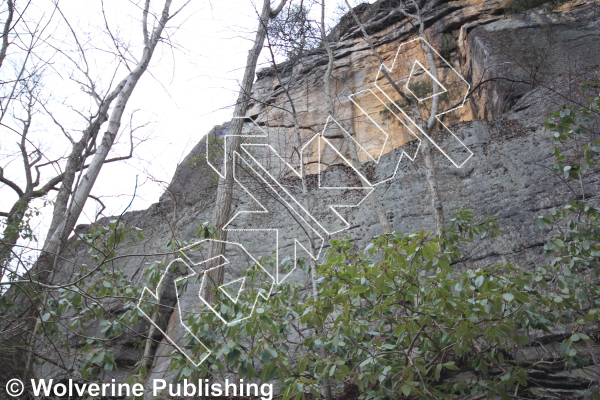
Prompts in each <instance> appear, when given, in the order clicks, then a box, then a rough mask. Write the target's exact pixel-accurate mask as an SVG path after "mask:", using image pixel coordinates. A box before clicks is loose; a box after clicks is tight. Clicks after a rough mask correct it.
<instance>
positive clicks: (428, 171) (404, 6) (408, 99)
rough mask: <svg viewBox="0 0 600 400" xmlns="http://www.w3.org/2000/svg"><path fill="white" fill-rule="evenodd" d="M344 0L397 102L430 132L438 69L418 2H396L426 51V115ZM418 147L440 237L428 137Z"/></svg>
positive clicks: (439, 202) (442, 224) (437, 197)
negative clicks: (429, 81)
mask: <svg viewBox="0 0 600 400" xmlns="http://www.w3.org/2000/svg"><path fill="white" fill-rule="evenodd" d="M345 2H346V5H347V6H348V9H349V10H350V13H351V14H352V17H353V19H354V21H355V22H356V24H357V26H358V27H359V29H360V31H361V33H362V34H363V37H364V39H365V41H366V42H367V43H368V45H369V47H370V48H371V50H372V52H373V54H374V55H375V56H376V57H377V60H378V62H379V64H380V66H381V67H382V68H381V72H382V73H383V75H384V76H385V78H386V80H387V81H388V83H389V84H390V86H391V87H392V88H393V90H394V92H395V93H396V94H397V95H398V96H399V97H400V101H401V102H403V103H404V104H405V105H406V106H407V107H408V109H409V110H410V113H411V117H412V119H413V120H414V121H415V122H416V123H417V124H419V126H420V127H421V129H422V130H423V131H425V132H426V133H427V134H428V135H429V134H431V133H433V132H434V131H435V130H436V129H437V128H438V124H437V118H436V117H437V115H438V109H439V101H440V98H439V96H437V94H438V93H440V90H441V88H440V87H439V85H438V84H437V82H439V76H438V69H437V67H436V65H435V61H434V58H433V53H432V51H431V49H430V48H429V46H428V45H426V42H425V40H426V39H425V25H424V24H423V18H422V14H421V7H420V6H419V2H418V1H415V0H410V3H409V2H408V1H401V2H400V4H399V5H398V10H399V11H400V12H401V13H402V14H403V15H404V16H405V17H407V18H409V19H412V20H415V21H416V24H417V26H418V35H419V38H420V39H421V48H422V49H423V51H424V53H425V54H426V57H427V63H428V65H427V66H428V68H429V72H430V74H431V76H432V77H433V79H432V87H431V91H429V90H428V89H427V91H428V92H429V93H431V95H432V97H433V99H432V102H431V108H430V109H429V110H427V111H428V113H429V116H428V117H427V116H426V115H424V113H423V109H422V108H421V107H419V106H418V105H417V104H416V102H415V99H414V98H412V96H410V95H407V94H406V93H405V92H404V91H403V90H402V89H401V88H400V87H399V86H398V84H397V83H396V81H395V80H394V79H393V78H392V76H391V75H390V73H389V71H388V70H387V67H386V66H385V64H384V62H383V60H382V58H381V56H380V55H379V52H378V51H377V49H376V48H375V45H374V43H373V41H372V39H371V37H370V36H369V34H368V33H367V31H366V30H365V27H364V25H363V23H362V22H361V21H360V19H359V18H358V16H357V15H356V13H355V12H354V9H353V8H352V6H351V5H350V3H349V2H348V0H345ZM411 8H413V9H414V10H415V14H410V13H409V12H408V11H409V10H410V9H411ZM391 106H392V107H395V108H396V109H398V111H400V106H399V105H398V103H392V104H391ZM421 147H422V154H423V161H424V164H425V177H426V180H427V184H428V186H429V195H430V198H431V206H432V211H433V219H434V223H435V229H436V233H437V234H438V235H440V236H442V235H443V234H444V228H445V219H444V206H443V201H442V198H441V195H440V191H439V188H438V180H437V174H436V167H435V161H434V159H433V154H432V147H431V143H430V142H429V140H428V139H427V138H422V140H421Z"/></svg>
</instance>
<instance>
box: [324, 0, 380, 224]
mask: <svg viewBox="0 0 600 400" xmlns="http://www.w3.org/2000/svg"><path fill="white" fill-rule="evenodd" d="M321 10H322V11H321V40H322V42H323V47H325V51H326V52H327V57H328V62H327V70H326V71H325V75H324V77H323V84H324V88H325V98H326V100H327V108H328V110H329V114H330V115H331V117H332V118H333V119H336V110H335V105H334V103H333V96H332V94H331V72H332V71H333V61H334V57H333V50H332V48H331V43H329V39H328V38H327V33H326V31H325V0H322V7H321ZM342 133H343V135H344V136H345V137H346V141H347V143H348V149H349V153H350V160H351V162H352V164H353V165H352V166H353V167H354V168H355V169H356V170H357V171H360V172H363V167H362V164H361V162H360V160H359V158H358V152H357V150H356V144H355V142H354V139H353V138H352V137H351V136H350V134H349V133H348V132H347V131H346V130H344V129H342ZM363 175H364V174H363ZM360 180H361V183H362V185H363V187H365V188H366V187H371V185H370V184H369V182H367V181H365V180H364V179H363V177H362V176H361V177H360ZM369 202H370V203H371V207H372V208H373V211H374V212H375V214H376V215H377V219H378V220H379V224H380V225H381V230H382V231H383V232H384V233H387V232H391V231H392V225H391V224H390V220H389V219H388V217H387V215H386V213H385V210H384V209H383V206H382V205H381V202H380V201H379V198H378V197H377V194H376V193H375V191H373V192H372V193H371V194H370V195H369Z"/></svg>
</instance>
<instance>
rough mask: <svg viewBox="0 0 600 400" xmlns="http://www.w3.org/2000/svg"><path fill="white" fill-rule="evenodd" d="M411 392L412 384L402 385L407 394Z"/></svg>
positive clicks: (403, 391)
mask: <svg viewBox="0 0 600 400" xmlns="http://www.w3.org/2000/svg"><path fill="white" fill-rule="evenodd" d="M410 392H411V388H410V385H404V386H402V393H404V395H405V396H408V395H410Z"/></svg>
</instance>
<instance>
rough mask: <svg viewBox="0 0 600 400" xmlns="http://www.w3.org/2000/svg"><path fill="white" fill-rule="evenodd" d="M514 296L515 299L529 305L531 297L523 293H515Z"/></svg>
mask: <svg viewBox="0 0 600 400" xmlns="http://www.w3.org/2000/svg"><path fill="white" fill-rule="evenodd" d="M513 295H514V296H515V299H517V300H518V301H520V302H521V303H529V296H528V295H527V294H525V293H523V292H514V293H513Z"/></svg>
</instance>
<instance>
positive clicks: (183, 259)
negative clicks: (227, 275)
mask: <svg viewBox="0 0 600 400" xmlns="http://www.w3.org/2000/svg"><path fill="white" fill-rule="evenodd" d="M211 241H215V242H221V243H225V244H227V245H232V246H238V247H239V248H240V249H241V250H242V251H244V252H245V253H246V256H248V257H249V258H250V260H251V261H252V263H254V264H256V265H257V266H259V267H260V269H262V271H263V272H264V273H265V274H266V275H267V276H268V277H270V278H271V280H272V282H271V285H270V288H269V291H268V293H266V294H262V293H258V294H257V296H256V299H255V300H254V303H253V304H252V307H251V310H250V312H249V313H248V315H247V316H245V317H243V318H238V319H235V320H233V321H231V322H227V321H226V320H225V319H223V318H222V317H221V315H220V314H219V313H218V312H217V311H216V310H215V309H214V308H213V307H212V306H211V305H210V304H209V303H208V302H207V301H206V299H204V297H202V289H203V288H204V283H205V279H206V274H207V273H208V272H210V271H212V270H214V269H216V268H220V267H224V266H225V265H228V264H230V262H229V260H228V259H227V258H226V257H225V256H223V255H219V256H216V257H213V258H210V259H207V260H203V261H202V262H200V263H198V264H194V263H193V262H192V261H191V260H190V259H189V258H188V257H187V256H186V255H185V253H184V252H185V251H187V250H190V249H193V248H195V247H199V246H200V245H202V244H203V243H207V242H211ZM179 252H180V254H181V256H182V257H178V258H176V259H174V260H172V261H171V262H169V264H168V265H167V268H165V271H164V272H163V274H162V276H161V278H160V280H159V281H158V284H157V286H156V290H157V291H158V288H159V287H160V286H161V285H162V282H163V280H164V279H165V277H166V276H167V274H168V272H169V270H170V268H171V266H172V265H173V264H174V263H178V262H180V263H183V264H184V265H185V266H186V267H187V268H188V270H191V271H192V273H191V274H188V275H185V276H182V277H179V278H177V279H175V280H174V281H173V284H174V286H175V291H176V293H177V294H178V295H179V294H180V291H179V290H178V285H177V283H178V282H180V281H182V280H184V279H187V278H190V277H193V276H196V275H198V273H197V272H195V271H194V270H193V268H192V265H193V266H196V267H197V266H199V265H201V264H204V263H208V262H210V261H212V260H214V259H216V258H222V259H223V260H224V262H223V263H220V264H219V265H217V266H215V267H212V268H210V269H208V270H203V271H202V272H200V274H201V275H203V276H202V282H201V284H200V290H199V292H198V298H199V299H200V300H201V302H202V303H204V304H205V305H206V306H207V307H208V308H209V309H210V310H211V311H212V312H213V313H214V314H215V315H216V316H217V317H219V319H220V320H221V321H222V322H223V323H224V324H225V325H227V326H231V325H235V324H237V323H239V322H241V321H243V320H245V319H247V318H250V317H251V316H252V314H253V313H254V309H255V307H256V303H257V302H258V300H259V297H262V298H263V299H264V300H267V299H268V298H269V296H270V294H271V292H272V291H273V287H274V286H275V278H273V276H272V275H271V274H270V273H269V272H268V271H267V270H266V269H265V268H264V267H263V266H262V265H261V264H260V263H259V262H258V261H257V260H256V259H255V258H254V257H253V256H252V255H251V254H250V253H249V252H248V251H247V250H246V249H245V248H244V246H242V245H241V244H239V243H234V242H228V241H223V240H217V239H204V240H200V241H198V242H195V243H193V244H190V245H188V246H185V247H183V248H181V249H180V250H179ZM186 260H187V261H186ZM190 264H191V265H190ZM240 280H245V277H242V278H239V279H235V280H233V281H231V282H228V283H225V284H222V285H220V286H219V287H218V289H219V290H220V291H222V292H223V293H225V294H226V295H227V297H228V298H229V299H231V300H232V301H233V302H234V303H237V300H238V299H239V295H240V293H241V292H242V291H243V290H244V285H243V284H242V286H241V287H240V289H239V291H238V294H237V297H236V299H233V298H232V297H231V296H230V295H229V293H227V291H226V290H224V288H223V287H224V286H227V285H230V284H232V283H235V282H237V281H240ZM147 294H148V295H150V296H151V297H152V298H154V299H155V300H156V301H157V302H159V301H160V299H159V297H158V293H157V292H153V291H151V290H150V289H148V287H147V286H146V287H144V289H143V290H142V295H141V296H140V299H139V301H138V303H137V304H136V308H137V309H138V310H139V311H140V312H141V313H142V314H143V315H144V317H146V319H147V320H148V321H149V322H150V323H151V324H152V325H153V326H154V327H155V328H156V329H158V331H159V332H160V333H162V335H163V336H164V337H165V339H167V340H168V341H169V343H171V345H173V347H175V349H177V351H179V353H181V354H183V355H184V356H185V357H186V358H187V359H188V360H189V361H190V362H191V363H192V364H194V366H196V367H198V366H199V365H200V364H202V363H203V362H204V361H205V360H206V359H207V358H208V357H209V356H210V355H211V354H212V350H211V349H209V348H208V347H207V346H206V345H205V344H204V343H203V342H202V341H201V340H200V339H199V338H198V337H197V336H196V335H195V334H194V332H193V331H192V330H191V329H190V328H189V327H188V326H187V324H186V322H184V320H183V312H182V309H181V303H180V299H179V296H177V310H176V312H177V313H178V314H179V322H180V323H181V325H182V326H183V327H184V329H185V330H186V331H187V332H188V333H189V334H190V336H191V337H192V338H193V339H194V340H195V341H196V342H197V344H199V345H200V346H201V347H202V348H203V349H204V351H203V354H202V356H201V357H200V360H198V361H196V360H195V357H192V355H190V354H189V352H187V351H185V350H184V349H183V348H181V347H180V346H179V345H178V344H177V343H176V341H175V340H173V339H172V338H171V337H170V336H169V335H168V334H167V333H166V332H165V331H164V330H163V329H161V327H160V326H159V325H158V324H157V323H156V322H155V321H153V320H152V318H151V317H150V316H149V315H148V314H146V312H145V311H144V309H143V307H142V303H144V302H145V300H144V299H145V297H146V296H145V295H147ZM156 304H157V305H158V306H159V307H160V303H156Z"/></svg>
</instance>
